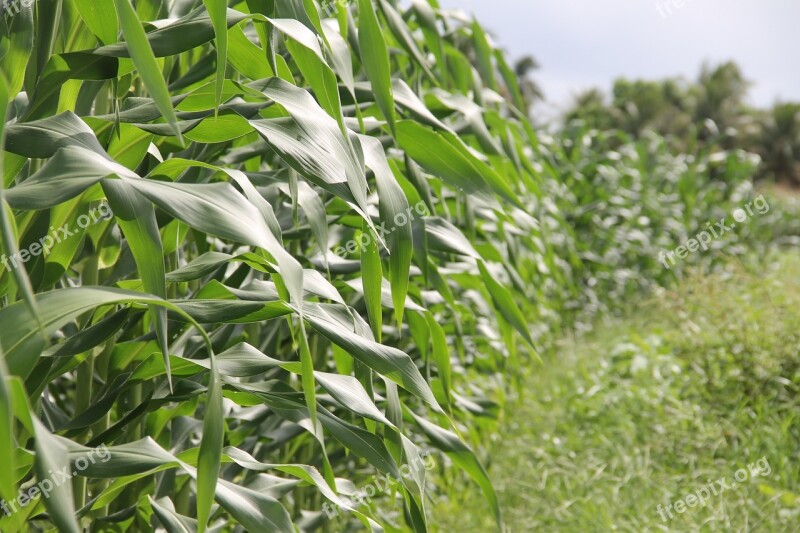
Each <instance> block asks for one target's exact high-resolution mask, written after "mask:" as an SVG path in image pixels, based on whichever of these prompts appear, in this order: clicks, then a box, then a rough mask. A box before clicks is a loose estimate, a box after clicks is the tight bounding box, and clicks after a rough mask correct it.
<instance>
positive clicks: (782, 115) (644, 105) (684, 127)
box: [564, 62, 800, 184]
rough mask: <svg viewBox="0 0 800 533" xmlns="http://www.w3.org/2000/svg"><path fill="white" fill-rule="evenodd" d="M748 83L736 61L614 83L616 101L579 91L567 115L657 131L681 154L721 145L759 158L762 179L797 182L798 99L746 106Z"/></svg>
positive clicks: (594, 124) (600, 124) (637, 133)
mask: <svg viewBox="0 0 800 533" xmlns="http://www.w3.org/2000/svg"><path fill="white" fill-rule="evenodd" d="M749 87H750V83H749V82H748V81H747V80H746V79H745V77H744V74H743V73H742V71H741V69H740V68H739V66H738V65H736V64H735V63H732V62H727V63H722V64H720V65H717V66H714V67H711V66H709V65H705V66H703V68H702V70H701V72H700V74H699V76H698V78H697V80H696V81H694V82H689V81H687V80H684V79H681V78H667V79H664V80H656V81H647V80H627V79H624V78H620V79H618V80H616V81H615V82H614V86H613V90H612V98H611V101H610V102H609V101H607V98H606V96H605V95H604V94H603V93H602V92H601V91H599V90H598V89H590V90H587V91H585V92H583V93H581V94H579V95H578V96H577V97H576V98H575V100H574V102H573V103H572V105H571V107H570V108H569V109H568V110H567V111H566V112H565V114H564V121H565V123H566V124H570V123H572V122H574V121H580V122H582V123H583V124H584V125H585V126H586V127H590V128H595V129H600V130H612V129H618V130H621V131H623V132H625V133H628V134H630V135H632V136H634V137H637V138H638V137H641V136H643V135H644V134H645V133H646V132H648V131H655V132H658V133H659V134H661V135H663V136H665V137H667V138H668V139H669V140H670V143H671V145H672V147H673V150H674V151H676V152H689V153H691V152H693V151H694V149H695V143H696V142H697V141H701V142H704V143H709V144H721V145H722V146H724V147H726V148H728V149H734V148H738V149H741V150H745V151H748V152H752V153H756V154H758V155H760V156H761V158H762V160H763V165H762V166H761V167H760V169H759V177H761V178H766V179H771V180H778V181H788V182H791V183H794V184H796V183H798V182H800V179H798V177H797V168H796V167H797V165H796V160H797V157H796V154H797V152H798V131H800V114H798V104H796V103H777V104H775V106H773V108H772V109H771V110H768V111H762V110H759V109H753V108H751V107H749V106H748V105H746V103H745V97H746V96H747V91H748V88H749Z"/></svg>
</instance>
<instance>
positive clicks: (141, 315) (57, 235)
mask: <svg viewBox="0 0 800 533" xmlns="http://www.w3.org/2000/svg"><path fill="white" fill-rule="evenodd" d="M533 68H535V63H532V62H530V61H527V62H526V61H523V62H520V63H519V64H518V65H516V68H511V67H510V66H509V63H508V62H507V60H506V58H505V56H504V54H503V52H502V51H501V50H499V49H497V48H495V47H494V45H493V44H492V41H491V40H490V39H489V38H487V36H486V33H485V31H484V30H483V28H482V27H481V25H480V24H479V23H478V22H477V21H474V20H465V19H461V18H458V17H457V16H455V15H451V14H448V13H446V12H443V11H441V10H439V9H438V7H437V2H436V1H435V0H429V1H428V2H424V1H422V0H415V1H414V2H412V3H411V4H410V5H408V4H406V3H404V2H395V1H393V0H358V1H353V2H343V1H337V2H333V3H332V2H318V1H316V0H281V1H278V2H273V1H272V0H246V1H237V0H234V1H232V2H227V1H222V0H202V1H201V0H187V1H180V2H166V1H163V0H136V1H131V0H113V1H111V0H104V1H97V0H39V1H37V2H36V3H35V4H33V5H29V6H25V5H23V6H22V8H21V9H20V10H19V12H18V13H16V14H14V15H13V16H8V17H6V18H4V19H3V21H2V23H0V71H1V72H2V76H0V110H2V114H3V116H5V117H6V120H5V122H4V123H3V126H2V128H1V129H0V146H2V148H3V150H2V152H0V154H2V165H0V168H2V171H3V175H2V182H0V230H1V231H0V242H1V243H2V247H0V253H2V254H4V255H3V256H2V258H1V260H0V263H2V269H1V270H0V464H2V465H4V467H3V468H2V469H0V499H2V500H3V501H4V502H6V503H8V504H13V505H10V506H9V509H10V510H9V509H6V508H5V507H3V513H0V530H2V531H3V532H5V531H12V532H16V531H26V530H27V531H46V530H52V529H53V528H56V529H58V530H60V531H68V532H77V531H83V530H90V531H150V530H154V529H157V528H163V529H166V530H168V531H191V532H194V531H197V532H200V533H203V532H204V531H206V530H213V531H241V530H247V531H254V532H258V531H295V530H303V531H317V530H319V531H342V530H356V529H368V530H374V531H381V530H388V531H409V530H413V531H426V530H428V529H429V520H430V517H431V513H430V510H429V509H428V507H429V504H430V501H438V498H439V497H440V495H441V494H450V493H452V492H453V491H454V490H455V487H459V488H461V487H463V486H464V484H465V483H467V482H468V483H470V484H471V486H474V487H476V489H477V490H479V491H480V493H481V495H482V501H481V502H480V503H477V504H475V505H474V506H473V508H474V509H475V511H476V512H478V509H480V511H479V512H480V513H481V516H483V517H490V518H487V520H489V522H490V523H491V524H493V525H492V526H487V527H497V528H502V525H503V518H502V513H501V506H500V505H499V504H498V501H497V497H496V492H495V488H494V486H493V484H492V481H491V479H490V476H489V475H488V473H487V469H486V467H485V465H487V464H488V463H490V462H491V454H489V453H487V448H486V445H487V444H488V443H489V442H490V440H491V438H492V435H495V434H496V433H497V431H498V426H497V421H498V418H500V419H502V420H507V418H508V416H510V415H512V414H513V412H514V411H513V410H509V409H508V408H507V405H506V403H507V398H509V397H512V398H513V397H514V396H515V395H516V394H517V393H518V392H519V390H522V389H524V388H526V387H527V386H528V385H527V383H526V382H525V379H526V377H527V373H528V372H530V371H534V370H529V369H536V370H535V371H536V372H550V371H551V369H550V367H553V369H552V371H553V372H555V371H557V369H558V368H559V367H558V366H557V365H554V364H553V361H552V360H549V358H548V360H547V361H545V362H541V361H540V357H539V355H538V354H537V351H541V352H542V353H545V354H546V353H550V349H551V347H552V346H553V345H554V343H555V342H556V341H557V340H558V339H560V338H561V337H562V336H563V335H564V334H565V333H567V332H570V331H572V330H573V329H575V328H581V327H585V326H587V325H588V324H591V323H592V321H594V320H596V319H597V317H598V316H603V314H604V313H606V312H607V311H615V312H616V311H619V310H620V309H621V308H622V307H623V306H629V305H630V304H631V303H632V302H633V301H634V298H637V297H639V296H640V295H641V294H643V293H644V292H645V291H647V290H651V289H653V288H654V287H658V286H659V285H668V284H670V283H673V282H674V281H675V280H677V279H681V277H682V275H683V271H684V269H685V268H686V267H689V266H693V267H697V268H702V269H704V270H705V269H709V270H714V269H718V268H720V267H721V265H724V261H722V260H721V259H722V258H723V256H734V257H739V258H743V257H745V253H746V252H747V251H748V250H752V249H755V250H771V249H772V248H773V247H774V246H775V245H776V244H792V243H793V242H794V240H796V238H797V235H798V227H797V224H796V223H795V220H796V219H795V220H793V219H791V218H790V217H787V216H786V215H785V214H784V211H780V210H777V209H770V210H769V211H764V212H763V213H762V212H759V213H758V214H757V215H752V217H751V220H750V222H749V223H748V224H742V225H741V226H740V227H738V228H736V230H735V231H731V232H729V233H726V234H725V236H724V237H720V238H719V239H715V240H714V241H713V243H711V246H710V249H709V250H704V251H703V252H702V253H695V254H693V255H691V256H689V257H686V258H685V259H684V260H683V261H681V262H680V263H679V264H675V265H673V266H672V267H671V268H669V269H665V268H664V267H663V265H662V264H661V262H660V258H659V254H660V253H661V252H663V251H668V250H671V249H672V248H674V247H675V246H677V245H679V244H681V243H682V242H684V241H686V240H687V239H689V238H691V237H692V236H694V235H696V234H697V233H698V232H699V231H702V230H704V228H705V227H707V225H708V224H710V223H713V222H715V221H716V220H718V219H719V218H721V217H726V216H730V215H731V214H732V213H733V212H734V210H735V209H737V208H742V207H743V206H745V205H746V204H748V203H750V204H752V203H753V202H754V201H755V200H754V198H755V193H754V191H753V187H752V180H751V178H752V174H753V173H754V172H755V171H756V161H755V158H754V157H753V156H752V155H750V154H748V153H746V152H745V151H743V150H739V149H735V148H733V147H734V146H735V145H731V144H729V143H728V142H727V137H726V135H727V133H726V132H724V131H723V133H719V132H717V133H714V132H713V128H708V131H706V132H705V133H702V135H701V134H700V133H699V132H695V134H696V136H695V137H691V138H689V140H688V141H687V142H686V143H685V144H684V150H685V153H676V152H675V146H676V145H675V144H674V143H673V142H672V139H670V138H664V137H661V136H659V135H656V134H652V133H643V132H640V131H638V130H636V131H631V132H630V133H625V132H624V131H621V130H615V129H612V130H608V131H599V130H596V129H589V128H588V127H587V126H586V125H585V124H583V125H581V124H576V125H574V126H570V128H568V129H567V131H564V132H562V133H559V134H558V135H556V136H549V135H545V134H540V133H539V132H537V131H536V130H535V129H534V128H533V126H532V124H531V123H530V121H529V120H528V118H527V116H526V110H527V109H528V107H529V105H530V104H531V102H532V101H533V100H534V99H536V98H537V97H538V91H537V88H536V86H535V83H533V81H532V80H530V79H528V78H527V77H526V76H527V74H528V73H529V71H530V70H531V69H533ZM518 75H519V76H521V77H522V79H518ZM727 79H728V78H725V79H723V80H722V82H720V83H721V84H722V86H726V85H725V83H727V82H726V81H725V80H727ZM714 80H716V78H715V77H714V76H713V75H712V76H711V78H710V81H709V84H711V85H714V84H716V83H717V82H716V81H714ZM723 82H725V83H723ZM635 92H636V91H633V93H635ZM707 96H708V101H709V102H710V103H709V105H710V106H712V107H713V109H718V110H721V111H720V112H723V114H724V113H727V112H728V108H729V106H728V105H727V104H725V105H723V104H720V103H719V101H718V100H719V99H720V98H721V99H722V100H724V101H727V99H728V98H729V97H730V98H733V96H735V95H733V96H731V95H729V94H728V93H727V92H725V91H722V92H720V93H713V94H712V93H711V92H709V93H708V95H707ZM626 98H628V97H627V96H626ZM630 98H631V99H633V98H634V96H633V94H632V95H631V96H630ZM714 106H717V107H714ZM720 116H721V117H723V115H720ZM781 116H783V115H781ZM720 120H722V118H721V119H720ZM787 128H788V130H791V127H790V126H788V125H785V124H783V122H781V124H780V126H779V127H777V129H776V135H778V136H781V135H783V134H784V133H783V132H785V131H787ZM709 132H710V133H709ZM795 212H796V211H795ZM589 363H590V360H587V363H586V364H587V365H588V364H589ZM787 390H788V389H787ZM787 394H788V393H787ZM564 399H567V397H565V398H564ZM536 401H544V397H538V398H537V400H536ZM787 401H790V400H787ZM98 458H99V459H100V460H99V461H98ZM777 466H778V465H777V464H776V468H777ZM62 473H64V474H63V475H62ZM70 473H72V475H69V474H70ZM378 478H380V483H378ZM431 479H436V480H440V481H442V483H441V484H438V483H437V485H436V487H433V486H432V485H431V482H430V480H431ZM367 487H371V488H372V489H373V491H372V494H369V493H368V492H367V496H368V498H367V499H364V498H363V497H362V494H363V493H364V491H365V490H366V488H367ZM434 488H435V489H436V493H435V494H434ZM20 491H24V492H20ZM0 507H2V506H0ZM508 512H509V513H510V515H511V516H512V518H513V517H514V516H515V515H514V513H515V509H514V508H513V507H512V508H509V509H508Z"/></svg>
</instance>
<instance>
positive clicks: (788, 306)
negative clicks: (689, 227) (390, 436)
mask: <svg viewBox="0 0 800 533" xmlns="http://www.w3.org/2000/svg"><path fill="white" fill-rule="evenodd" d="M798 280H800V256H798V255H797V254H792V255H788V254H784V255H781V256H779V257H778V258H776V259H775V260H774V261H773V262H771V264H770V266H769V268H768V270H767V271H763V272H752V271H747V270H746V269H745V268H743V267H742V266H739V265H731V266H730V267H729V268H728V269H727V270H726V271H725V273H723V274H717V275H714V276H708V277H702V276H698V275H695V276H692V277H689V278H688V279H687V280H685V281H684V282H683V283H682V284H681V286H680V287H679V288H678V289H677V290H675V291H663V292H661V293H659V294H656V295H655V296H654V297H653V298H652V299H651V300H649V301H646V302H644V303H642V304H641V305H640V306H639V309H638V310H637V312H636V313H635V314H633V315H632V316H631V317H629V318H628V319H625V320H621V321H617V322H615V323H610V324H602V326H601V327H598V328H596V330H595V332H594V333H592V334H590V335H588V336H586V337H584V338H580V339H571V340H567V341H564V342H562V343H560V345H559V346H558V348H557V349H556V350H554V354H553V355H552V356H551V357H549V358H548V359H547V360H546V361H545V364H544V365H540V366H537V367H535V368H531V369H530V371H529V374H528V376H527V377H526V379H525V386H524V396H523V397H520V398H517V399H516V400H515V401H514V402H513V404H512V405H510V406H509V409H508V411H507V418H506V420H505V422H504V423H503V424H502V426H501V429H500V431H499V432H498V434H497V435H496V441H495V444H494V447H493V448H492V450H491V451H490V458H491V459H490V462H491V469H490V473H491V475H492V477H493V480H494V482H495V484H496V487H497V489H498V496H499V498H500V501H501V506H502V508H503V512H504V517H505V521H506V523H507V525H508V527H509V530H510V531H514V532H516V531H581V532H583V531H612V530H616V531H637V532H638V531H770V532H774V531H786V532H789V531H797V530H798V528H800V462H799V461H798V454H799V453H800V447H799V446H798V443H800V419H798V415H800V394H798V384H799V383H800V356H799V355H798V351H799V350H798V348H800V333H798V331H800V281H798ZM762 457H763V458H764V461H766V462H764V461H762V463H761V464H760V466H763V467H766V466H767V465H768V467H769V468H763V469H762V470H761V472H762V473H763V475H748V476H747V477H748V479H747V480H746V481H744V483H742V484H737V486H736V487H732V488H730V489H728V490H726V491H724V492H723V493H721V494H719V495H718V496H713V495H711V497H710V498H709V499H708V500H707V504H706V505H705V506H702V507H701V506H698V505H695V506H694V507H692V508H687V509H685V511H684V512H683V513H677V512H675V511H674V507H673V510H672V514H673V516H674V518H673V519H671V520H669V518H668V515H666V512H665V513H664V514H665V516H667V518H668V519H667V520H666V521H665V520H662V518H661V517H660V516H659V513H658V511H657V506H658V505H659V504H661V505H662V508H663V507H664V506H666V505H667V504H669V503H673V504H674V502H675V501H677V500H678V499H682V498H686V496H687V495H689V494H692V493H696V492H697V491H698V490H699V489H702V488H703V487H707V486H708V483H709V481H710V482H712V483H714V482H715V481H716V480H720V479H721V478H723V477H724V478H726V480H725V482H726V483H731V482H732V481H733V477H734V474H735V473H736V471H737V470H738V469H740V468H747V466H746V465H748V464H753V463H755V462H756V461H758V460H759V459H761V458H762ZM767 472H769V474H768V475H767V474H766V473H767ZM715 486H716V487H717V488H719V485H716V483H715ZM450 492H451V494H450V496H449V497H448V498H446V499H442V500H439V501H437V502H436V505H435V506H434V510H433V514H434V516H435V520H436V521H437V528H438V529H439V530H441V531H450V530H455V531H490V530H492V524H491V521H490V519H489V513H488V512H487V511H486V509H485V503H482V502H480V501H479V500H478V496H477V494H474V493H473V490H472V488H471V487H470V488H469V489H466V488H462V487H459V490H458V492H456V491H450ZM687 502H688V500H687Z"/></svg>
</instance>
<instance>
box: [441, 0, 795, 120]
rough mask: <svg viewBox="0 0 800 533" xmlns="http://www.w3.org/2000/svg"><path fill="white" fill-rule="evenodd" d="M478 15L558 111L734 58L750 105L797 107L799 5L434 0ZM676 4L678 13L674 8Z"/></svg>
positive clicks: (745, 0)
mask: <svg viewBox="0 0 800 533" xmlns="http://www.w3.org/2000/svg"><path fill="white" fill-rule="evenodd" d="M439 2H440V5H441V6H442V7H443V8H446V9H462V10H464V11H466V12H467V13H474V14H475V16H476V18H477V19H478V20H479V21H480V22H481V23H482V24H483V26H484V27H485V28H487V29H488V30H489V31H490V32H491V33H492V35H493V37H494V40H495V42H496V43H497V44H498V45H499V46H500V47H502V48H505V49H506V50H507V51H508V52H509V53H510V56H511V58H512V59H517V58H519V57H521V56H524V55H526V54H531V55H533V56H534V57H535V58H536V60H537V61H538V62H539V64H540V65H541V69H540V70H539V71H538V72H536V73H535V74H534V75H533V78H534V79H535V80H537V81H538V83H539V85H540V86H541V87H542V88H543V90H544V92H545V97H546V98H547V99H548V100H549V101H550V103H551V104H555V106H556V107H557V108H563V107H565V106H566V104H567V103H569V102H570V101H571V99H572V97H573V96H574V95H575V94H577V93H578V92H580V91H581V90H582V89H586V88H589V87H600V88H602V89H603V90H604V91H605V92H606V93H608V92H609V90H610V88H611V85H612V81H613V80H614V79H615V78H617V77H619V76H624V77H628V78H646V79H657V78H664V77H669V76H683V77H685V78H688V79H695V78H696V77H697V74H698V73H699V71H700V67H701V66H702V64H703V62H704V61H709V62H711V63H719V62H722V61H726V60H730V59H733V60H735V61H736V62H737V63H738V64H739V65H740V66H741V67H742V70H743V71H744V74H745V76H746V77H747V79H749V80H751V81H753V82H754V85H753V86H752V88H751V90H750V96H749V103H751V104H754V105H757V106H759V107H767V106H770V105H772V104H773V103H775V101H777V100H781V101H788V100H791V101H800V68H798V67H800V61H798V60H797V59H796V54H797V53H798V51H800V28H798V23H800V1H798V0H760V1H759V0H439ZM676 4H677V5H680V7H677V6H676Z"/></svg>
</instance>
